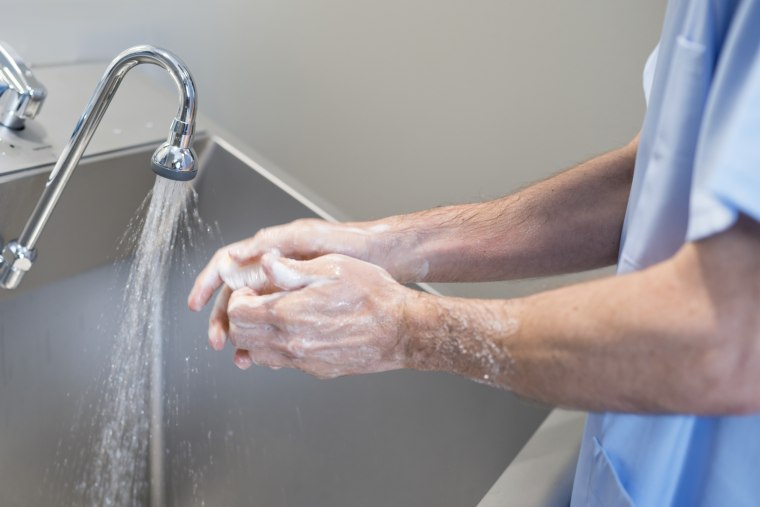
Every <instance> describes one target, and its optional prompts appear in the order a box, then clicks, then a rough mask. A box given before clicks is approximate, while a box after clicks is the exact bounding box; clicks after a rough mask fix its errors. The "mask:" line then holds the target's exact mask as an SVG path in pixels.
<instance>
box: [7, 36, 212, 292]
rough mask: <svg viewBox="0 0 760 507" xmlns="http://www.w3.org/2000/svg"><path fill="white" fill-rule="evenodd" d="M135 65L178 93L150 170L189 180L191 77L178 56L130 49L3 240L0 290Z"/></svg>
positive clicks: (14, 280) (13, 276)
mask: <svg viewBox="0 0 760 507" xmlns="http://www.w3.org/2000/svg"><path fill="white" fill-rule="evenodd" d="M141 63H151V64H154V65H158V66H159V67H162V68H164V69H165V70H166V71H167V72H168V73H169V74H170V75H171V77H172V79H173V80H174V82H175V84H176V85H177V88H178V90H179V93H180V104H179V111H178V112H177V116H176V118H174V120H173V121H172V124H171V127H170V130H169V137H168V139H167V141H166V142H165V143H163V144H162V145H161V146H159V147H158V149H157V150H156V151H155V153H153V156H152V157H151V167H152V169H153V171H154V172H155V173H156V174H158V175H159V176H163V177H164V178H168V179H171V180H179V181H187V180H191V179H193V178H194V177H195V175H196V173H197V167H196V163H195V153H194V152H193V149H192V147H191V144H192V138H193V130H194V127H195V115H196V108H197V98H196V93H195V84H194V83H193V78H192V76H191V75H190V72H188V70H187V67H186V66H185V64H183V63H182V62H181V61H180V60H179V58H177V57H176V56H174V55H173V54H172V53H170V52H168V51H165V50H163V49H158V48H155V47H152V46H136V47H133V48H130V49H128V50H126V51H124V52H123V53H121V54H120V55H118V56H117V57H116V58H115V59H114V60H113V61H112V62H111V64H110V65H109V66H108V68H107V69H106V71H105V73H104V74H103V77H102V78H101V79H100V82H98V86H97V88H96V89H95V93H93V95H92V98H91V99H90V102H89V103H88V104H87V107H86V108H85V110H84V113H83V114H82V117H81V118H80V119H79V121H78V122H77V124H76V126H75V127H74V132H73V133H72V135H71V138H70V139H69V142H68V144H67V145H66V147H65V148H64V149H63V152H62V153H61V156H60V157H59V159H58V162H57V163H56V165H55V168H54V169H53V171H52V172H51V173H50V177H49V178H48V180H47V183H46V184H45V190H44V191H43V193H42V196H41V197H40V200H39V201H38V202H37V206H36V207H35V208H34V211H33V212H32V215H31V217H29V220H28V221H27V223H26V226H25V227H24V230H23V231H22V233H21V235H20V236H19V237H18V239H16V240H14V241H11V242H9V243H8V244H7V245H6V246H5V248H4V249H3V250H2V256H1V257H0V287H3V288H5V289H15V288H16V287H18V285H19V283H21V279H22V278H23V276H24V274H25V273H26V272H27V271H29V269H30V268H31V267H32V264H33V263H34V260H35V258H36V256H37V251H36V249H35V245H36V244H37V240H38V239H39V237H40V234H41V233H42V230H43V228H44V227H45V224H46V223H47V221H48V219H49V218H50V214H51V213H52V212H53V209H54V208H55V205H56V203H57V202H58V199H59V198H60V197H61V193H62V192H63V189H64V187H65V186H66V183H67V182H68V181H69V178H70V177H71V174H72V172H73V171H74V169H75V168H76V166H77V165H78V164H79V160H80V159H81V158H82V154H83V153H84V150H85V149H86V148H87V145H88V144H89V142H90V139H92V135H93V134H94V133H95V129H97V127H98V125H99V124H100V120H101V119H102V118H103V114H104V113H105V112H106V109H107V108H108V105H109V104H110V103H111V99H112V98H113V96H114V94H115V93H116V90H117V89H118V87H119V84H120V83H121V81H122V79H124V76H125V75H126V73H127V72H129V70H130V69H132V68H133V67H135V66H136V65H138V64H141Z"/></svg>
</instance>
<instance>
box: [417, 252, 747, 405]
mask: <svg viewBox="0 0 760 507" xmlns="http://www.w3.org/2000/svg"><path fill="white" fill-rule="evenodd" d="M755 252H756V250H755ZM730 254H731V252H727V251H723V253H722V256H723V257H724V258H725V257H726V255H730ZM709 255H710V253H709V252H708V253H707V254H705V253H704V252H702V254H700V253H698V252H697V251H696V249H695V247H694V246H693V245H691V246H689V247H687V248H685V249H684V250H683V251H682V252H681V253H680V254H679V256H678V257H677V258H675V259H673V260H671V261H668V262H665V263H662V264H660V265H658V266H655V267H653V268H650V269H648V270H645V271H642V272H639V273H635V274H630V275H626V276H622V277H612V278H607V279H603V280H599V281H594V282H590V283H586V284H582V285H576V286H572V287H567V288H563V289H559V290H555V291H551V292H546V293H542V294H538V295H535V296H531V297H528V298H524V299H519V300H513V301H474V300H463V299H449V298H440V297H435V296H430V295H422V294H421V295H419V296H416V297H415V298H414V300H413V301H412V302H411V303H410V304H409V305H408V306H407V309H406V316H407V323H408V324H407V326H406V327H405V337H406V342H405V343H406V347H407V357H409V365H410V366H411V367H413V368H418V369H422V370H442V371H450V372H454V373H458V374H461V375H465V376H467V377H469V378H473V379H476V380H480V381H483V382H487V383H490V384H493V385H497V386H501V387H505V388H508V389H511V390H513V391H515V392H516V393H518V394H520V395H523V396H526V397H529V398H532V399H536V400H540V401H543V402H546V403H550V404H556V405H562V406H569V407H574V408H581V409H586V410H604V411H634V412H635V411H644V412H700V413H742V412H747V411H750V410H757V409H758V402H759V401H760V400H758V396H757V389H756V386H757V383H758V380H759V379H758V374H757V373H755V372H756V371H757V366H756V365H757V364H758V359H759V356H760V354H758V342H759V341H760V337H759V336H758V324H757V320H758V319H757V316H756V315H757V311H756V308H757V306H756V305H757V303H758V292H760V289H759V288H758V287H759V286H760V283H758V282H760V280H758V273H760V266H758V265H759V264H760V263H758V262H757V261H750V264H752V263H754V264H753V265H752V266H750V268H747V269H744V270H743V271H742V270H739V271H737V270H733V271H731V270H727V269H722V270H715V269H713V268H710V269H706V268H704V264H708V263H709V262H708V261H709V259H707V257H709ZM736 258H737V256H734V258H733V262H736ZM720 262H725V261H720ZM728 262H732V260H729V261H728ZM748 284H749V285H748ZM747 286H749V297H748V296H747V294H748V293H747V290H745V289H744V288H746V287H747ZM731 287H734V289H731ZM736 287H744V288H742V290H741V291H737V290H736V289H735V288H736ZM753 291H754V292H753Z"/></svg>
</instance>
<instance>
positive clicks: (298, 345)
mask: <svg viewBox="0 0 760 507" xmlns="http://www.w3.org/2000/svg"><path fill="white" fill-rule="evenodd" d="M285 348H286V350H287V351H288V353H289V354H290V355H292V356H293V357H297V358H302V357H304V356H305V355H306V353H307V346H306V344H305V343H304V342H303V340H298V339H291V340H289V341H288V342H287V344H286V345H285Z"/></svg>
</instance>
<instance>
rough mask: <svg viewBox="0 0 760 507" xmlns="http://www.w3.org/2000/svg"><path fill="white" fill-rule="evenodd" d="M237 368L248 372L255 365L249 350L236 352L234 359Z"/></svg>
mask: <svg viewBox="0 0 760 507" xmlns="http://www.w3.org/2000/svg"><path fill="white" fill-rule="evenodd" d="M232 361H233V362H234V363H235V366H237V367H238V368H240V369H241V370H247V369H248V368H250V367H251V366H252V365H253V359H252V358H251V355H250V354H249V353H248V351H247V350H243V349H237V350H236V351H235V357H233V358H232Z"/></svg>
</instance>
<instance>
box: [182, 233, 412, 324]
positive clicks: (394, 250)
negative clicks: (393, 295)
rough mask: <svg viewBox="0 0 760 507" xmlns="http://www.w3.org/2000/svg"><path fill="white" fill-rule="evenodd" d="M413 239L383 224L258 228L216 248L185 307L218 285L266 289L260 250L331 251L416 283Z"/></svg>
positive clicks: (297, 255) (308, 255)
mask: <svg viewBox="0 0 760 507" xmlns="http://www.w3.org/2000/svg"><path fill="white" fill-rule="evenodd" d="M412 242H413V238H412V236H411V235H410V234H404V233H399V232H391V231H390V227H389V226H388V225H387V224H385V223H383V222H365V223H350V224H341V223H331V222H326V221H324V220H318V219H302V220H296V221H294V222H291V223H289V224H285V225H280V226H276V227H270V228H266V229H262V230H260V231H259V232H258V233H257V234H256V235H255V236H253V237H252V238H249V239H245V240H243V241H240V242H238V243H233V244H231V245H228V246H225V247H223V248H221V249H219V250H218V251H217V252H216V254H215V255H214V256H213V258H212V259H211V261H209V263H208V265H207V266H206V268H205V269H204V270H203V271H202V272H201V273H200V275H198V278H197V279H196V281H195V285H194V286H193V289H192V291H191V292H190V297H189V298H188V305H189V306H190V308H191V309H193V310H195V311H198V310H200V309H201V308H202V307H203V306H204V305H205V304H206V303H207V302H208V301H209V299H210V298H211V296H212V295H213V293H214V291H216V290H217V289H218V288H219V287H221V286H222V285H223V284H224V285H226V286H227V287H229V288H231V289H232V290H237V289H241V288H243V287H248V288H251V289H253V290H254V291H256V292H257V293H262V292H270V291H271V287H269V286H268V279H267V277H266V276H265V275H264V272H263V271H262V267H261V262H260V261H261V258H262V256H263V255H264V254H265V253H267V252H273V251H276V252H279V254H280V255H282V256H283V257H287V258H289V259H296V260H309V259H314V258H317V257H319V256H323V255H328V254H333V253H335V254H341V255H346V256H349V257H353V258H355V259H360V260H364V261H367V262H371V263H373V264H376V265H378V266H381V267H382V268H383V269H385V270H386V271H388V272H389V273H390V274H391V276H392V277H393V278H395V279H396V280H399V281H401V282H402V283H407V282H412V281H420V278H421V277H422V276H424V274H425V271H426V266H425V264H424V261H419V262H418V261H415V260H414V259H413V258H412V256H410V255H409V252H410V250H411V248H410V245H411V243H412ZM399 252H403V253H402V255H398V253H399ZM396 257H399V258H401V259H403V260H402V261H399V260H398V259H396ZM227 297H229V294H224V293H222V294H220V301H223V300H224V299H225V298H227ZM220 305H221V303H220Z"/></svg>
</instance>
